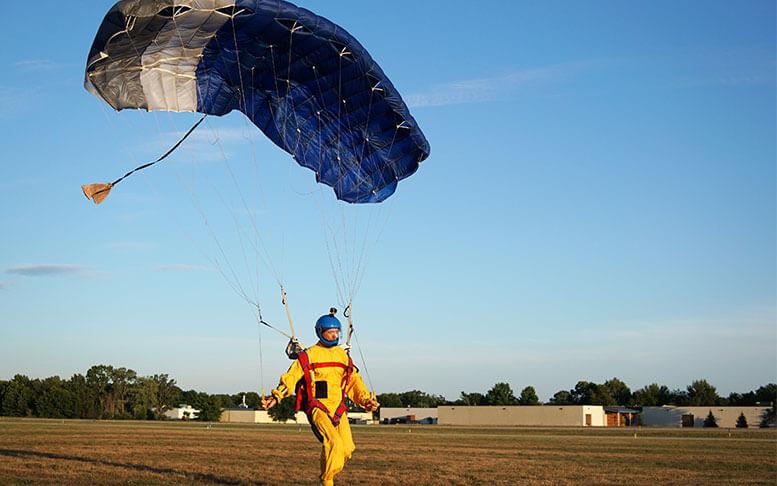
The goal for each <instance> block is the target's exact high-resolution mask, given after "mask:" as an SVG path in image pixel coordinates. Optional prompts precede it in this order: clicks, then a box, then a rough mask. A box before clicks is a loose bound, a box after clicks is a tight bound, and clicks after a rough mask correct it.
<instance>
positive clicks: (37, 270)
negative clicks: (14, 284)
mask: <svg viewBox="0 0 777 486" xmlns="http://www.w3.org/2000/svg"><path fill="white" fill-rule="evenodd" d="M5 273H9V274H12V275H22V276H25V277H86V276H91V275H94V273H95V272H94V271H93V270H92V269H90V268H89V267H85V266H83V265H76V264H72V263H36V264H23V265H15V266H13V267H9V268H6V269H5Z"/></svg>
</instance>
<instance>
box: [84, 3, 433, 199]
mask: <svg viewBox="0 0 777 486" xmlns="http://www.w3.org/2000/svg"><path fill="white" fill-rule="evenodd" d="M84 84H85V87H86V89H87V90H89V91H90V92H92V93H93V94H95V95H96V96H97V97H98V98H100V99H102V100H104V101H105V102H107V103H108V104H110V105H111V106H112V107H113V108H114V109H116V110H122V109H125V108H135V109H145V110H149V111H154V110H167V111H179V112H194V111H196V112H200V113H204V114H209V115H224V114H227V113H229V112H231V111H233V110H238V111H241V112H242V113H244V114H245V115H246V116H247V117H248V118H249V119H250V120H251V121H252V122H253V123H254V124H255V125H256V126H257V127H258V128H259V129H260V130H261V131H262V132H264V133H265V135H267V137H269V138H270V139H271V140H272V141H273V142H274V143H275V144H276V145H278V146H279V147H280V148H282V149H283V150H285V151H286V152H288V153H289V154H291V155H292V157H293V158H294V160H295V161H296V162H297V163H298V164H300V165H302V166H304V167H307V168H309V169H311V170H313V171H314V172H315V174H316V180H317V181H318V182H321V183H324V184H326V185H328V186H330V187H332V188H333V189H334V191H335V194H336V196H337V198H338V199H341V200H344V201H347V202H350V203H374V202H380V201H383V200H385V199H386V198H387V197H389V196H391V195H392V194H393V193H394V191H395V190H396V187H397V183H398V181H400V180H402V179H404V178H406V177H408V176H410V175H412V174H413V173H414V172H415V171H416V170H417V169H418V166H419V164H420V162H421V161H423V160H424V159H426V157H428V155H429V144H428V142H427V141H426V138H425V137H424V135H423V133H422V131H421V130H420V128H419V127H418V126H417V124H416V122H415V120H414V119H413V117H412V116H411V114H410V111H409V110H408V108H407V106H406V105H405V103H404V102H403V101H402V98H401V96H400V94H399V93H398V91H397V90H396V89H395V88H394V86H393V85H392V84H391V81H390V80H389V79H388V77H387V76H386V75H385V74H384V73H383V71H382V69H381V68H380V66H378V64H377V63H376V62H375V61H374V60H373V59H372V57H371V56H370V55H369V53H368V52H367V51H366V49H364V47H362V46H361V44H359V42H358V41H357V40H356V39H355V38H354V37H352V36H351V35H350V34H348V32H346V31H345V30H344V29H343V28H342V27H339V26H337V25H335V24H334V23H332V22H330V21H329V20H327V19H325V18H323V17H320V16H318V15H316V14H314V13H312V12H310V11H308V10H305V9H302V8H299V7H296V6H295V5H293V4H291V3H288V2H285V1H281V0H238V1H234V0H175V1H174V2H173V0H122V1H120V2H118V3H117V4H116V5H115V6H114V7H113V8H112V9H111V10H110V11H109V12H108V14H107V15H106V17H105V19H104V20H103V23H102V25H101V26H100V28H99V31H98V33H97V35H96V37H95V40H94V43H93V45H92V49H91V51H90V53H89V59H88V62H87V67H86V76H85V83H84Z"/></svg>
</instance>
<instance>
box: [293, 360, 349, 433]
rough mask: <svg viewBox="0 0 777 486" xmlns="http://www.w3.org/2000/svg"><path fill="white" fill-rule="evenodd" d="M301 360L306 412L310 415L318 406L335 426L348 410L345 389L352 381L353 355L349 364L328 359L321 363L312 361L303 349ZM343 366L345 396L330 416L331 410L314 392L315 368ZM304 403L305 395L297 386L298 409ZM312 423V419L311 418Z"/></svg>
mask: <svg viewBox="0 0 777 486" xmlns="http://www.w3.org/2000/svg"><path fill="white" fill-rule="evenodd" d="M297 359H298V360H299V364H300V365H301V366H302V379H303V380H304V384H305V386H304V388H305V390H304V393H305V397H304V399H305V400H306V401H307V406H306V407H305V413H306V414H307V415H308V417H310V415H311V414H312V413H313V409H314V408H317V409H319V410H321V411H322V412H324V413H326V414H327V416H328V417H329V419H330V420H331V421H332V425H334V426H335V427H336V426H337V425H338V424H339V423H340V418H341V417H342V416H343V414H344V413H345V412H347V411H348V407H347V406H346V405H345V389H346V388H347V387H348V384H349V383H350V382H351V373H353V361H352V360H351V357H350V356H348V364H347V365H346V364H344V363H340V362H337V361H326V362H321V363H311V362H310V357H309V356H308V353H307V352H306V351H303V352H301V353H299V356H298V357H297ZM335 367H337V368H343V369H344V370H345V376H343V383H342V390H343V397H342V400H341V401H340V405H339V406H338V407H337V410H335V413H334V414H333V416H329V410H327V408H326V406H325V405H324V404H323V403H321V401H320V400H319V399H318V398H316V396H315V393H314V391H313V390H314V386H313V370H315V369H318V368H335ZM302 405H303V396H302V390H300V387H297V406H296V410H301V409H302ZM311 423H312V420H311Z"/></svg>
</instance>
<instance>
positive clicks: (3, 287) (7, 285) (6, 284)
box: [0, 280, 13, 290]
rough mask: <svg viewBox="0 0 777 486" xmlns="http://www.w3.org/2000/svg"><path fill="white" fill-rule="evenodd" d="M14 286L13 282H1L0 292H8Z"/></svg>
mask: <svg viewBox="0 0 777 486" xmlns="http://www.w3.org/2000/svg"><path fill="white" fill-rule="evenodd" d="M12 285H13V283H11V282H8V281H2V280H0V290H8V289H9V288H11V286H12Z"/></svg>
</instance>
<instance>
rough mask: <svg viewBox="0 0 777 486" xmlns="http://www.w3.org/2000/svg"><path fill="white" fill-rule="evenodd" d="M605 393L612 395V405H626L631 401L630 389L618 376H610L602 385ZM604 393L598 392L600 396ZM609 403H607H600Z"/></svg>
mask: <svg viewBox="0 0 777 486" xmlns="http://www.w3.org/2000/svg"><path fill="white" fill-rule="evenodd" d="M602 387H603V388H604V391H605V392H606V395H609V396H610V397H612V399H613V401H614V403H613V405H628V404H629V403H631V389H629V387H628V386H627V385H626V383H624V382H622V381H621V380H619V379H618V378H611V379H609V380H607V381H605V382H604V384H603V385H602ZM603 395H604V394H602V393H600V396H603ZM602 405H609V404H604V403H603V404H602Z"/></svg>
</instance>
